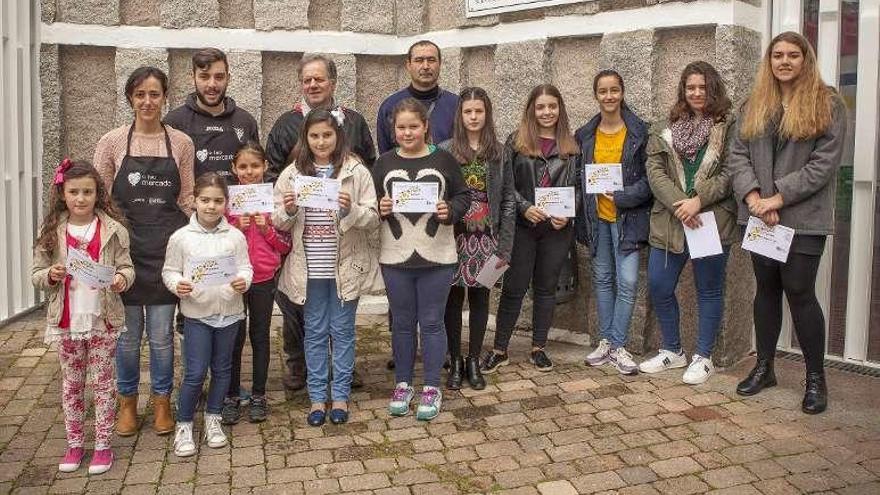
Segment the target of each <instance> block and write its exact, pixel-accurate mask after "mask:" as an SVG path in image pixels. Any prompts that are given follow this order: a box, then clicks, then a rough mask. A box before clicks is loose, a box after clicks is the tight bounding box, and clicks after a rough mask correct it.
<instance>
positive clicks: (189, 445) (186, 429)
mask: <svg viewBox="0 0 880 495" xmlns="http://www.w3.org/2000/svg"><path fill="white" fill-rule="evenodd" d="M195 453H196V443H195V442H194V441H193V424H192V422H189V423H177V428H176V431H175V433H174V455H176V456H177V457H189V456H191V455H193V454H195Z"/></svg>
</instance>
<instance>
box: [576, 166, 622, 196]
mask: <svg viewBox="0 0 880 495" xmlns="http://www.w3.org/2000/svg"><path fill="white" fill-rule="evenodd" d="M609 191H623V167H621V166H620V164H619V163H588V164H586V165H584V192H585V193H588V194H602V193H605V192H609Z"/></svg>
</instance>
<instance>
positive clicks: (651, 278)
mask: <svg viewBox="0 0 880 495" xmlns="http://www.w3.org/2000/svg"><path fill="white" fill-rule="evenodd" d="M729 254H730V248H729V247H725V248H724V252H723V253H722V254H718V255H715V256H707V257H705V258H697V259H694V260H691V257H690V254H689V253H688V250H687V248H685V250H684V252H683V253H680V254H675V253H672V252H668V251H666V250H663V249H657V248H655V247H652V248H651V254H650V255H649V256H648V292H649V294H650V297H651V304H652V305H653V307H654V312H655V313H657V321H658V322H659V323H660V334H661V336H662V342H661V343H660V347H661V348H662V349H665V350H667V351H672V352H675V353H678V352H681V333H680V321H681V315H680V313H679V306H678V298H677V297H676V296H675V288H676V287H678V279H679V277H681V271H682V270H683V269H684V265H686V264H687V262H688V260H690V262H691V266H692V267H693V270H694V285H695V286H696V288H697V315H698V316H697V348H696V349H695V350H694V352H695V353H696V354H699V355H700V356H703V357H705V358H708V357H711V356H712V349H714V348H715V340H716V339H717V337H718V330H719V329H720V328H721V318H722V317H723V316H724V281H725V278H726V269H727V257H728V255H729Z"/></svg>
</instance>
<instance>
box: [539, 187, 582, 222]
mask: <svg viewBox="0 0 880 495" xmlns="http://www.w3.org/2000/svg"><path fill="white" fill-rule="evenodd" d="M535 206H536V207H538V209H540V210H541V211H543V212H544V213H546V214H548V215H550V216H553V217H559V218H570V217H573V216H575V212H574V187H536V188H535Z"/></svg>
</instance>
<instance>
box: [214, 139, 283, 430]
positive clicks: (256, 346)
mask: <svg viewBox="0 0 880 495" xmlns="http://www.w3.org/2000/svg"><path fill="white" fill-rule="evenodd" d="M268 166H269V165H268V162H266V152H265V151H263V147H262V146H260V144H259V143H255V142H249V143H247V144H245V145H243V146H242V147H241V148H239V149H238V151H237V152H236V153H235V156H233V158H232V171H233V173H235V176H236V177H237V178H238V183H239V184H241V185H249V184H260V183H263V182H265V180H264V179H265V174H266V170H267V168H268ZM226 219H227V220H228V221H229V223H230V224H232V225H234V226H236V227H238V228H239V229H240V230H241V232H242V233H243V234H244V238H245V239H246V240H247V245H248V256H249V257H250V260H251V265H252V266H253V267H254V280H253V283H252V284H251V287H250V289H248V291H247V292H245V293H244V302H245V306H246V309H247V316H248V317H247V320H246V321H245V320H242V322H241V326H240V327H239V329H238V336H237V337H236V339H235V349H233V352H232V378H231V380H230V382H229V392H228V393H227V394H226V401H225V402H224V404H223V411H222V412H221V416H222V418H223V424H227V425H231V424H235V423H238V420H239V418H240V417H241V411H240V403H241V401H240V399H239V390H240V388H241V353H242V350H243V349H244V340H245V334H247V335H248V336H249V337H250V339H251V349H252V350H253V391H252V392H253V393H252V395H251V400H250V407H249V408H248V419H249V420H250V422H251V423H260V422H263V421H265V420H266V417H267V416H268V415H269V406H268V405H267V402H266V379H267V377H268V375H269V356H270V354H269V324H270V323H271V321H272V306H273V304H274V301H275V271H276V270H278V267H279V266H281V258H282V256H284V255H285V254H287V253H289V252H290V244H291V242H290V234H289V233H287V232H283V231H279V230H277V229H276V228H275V227H274V226H273V225H272V219H271V218H270V214H269V213H251V214H241V215H234V214H232V213H229V212H228V211H227V213H226ZM246 331H247V332H246Z"/></svg>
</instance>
